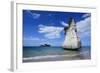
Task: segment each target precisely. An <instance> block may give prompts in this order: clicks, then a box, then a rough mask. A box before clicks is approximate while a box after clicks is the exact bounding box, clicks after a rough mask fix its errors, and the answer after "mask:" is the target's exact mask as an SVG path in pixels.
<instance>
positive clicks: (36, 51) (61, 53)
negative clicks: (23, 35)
mask: <svg viewBox="0 0 100 73" xmlns="http://www.w3.org/2000/svg"><path fill="white" fill-rule="evenodd" d="M86 59H91V47H90V46H84V47H82V48H80V50H78V51H72V50H64V49H63V48H61V47H40V46H39V47H36V46H31V47H29V46H24V47H23V62H24V63H26V62H43V61H64V60H86Z"/></svg>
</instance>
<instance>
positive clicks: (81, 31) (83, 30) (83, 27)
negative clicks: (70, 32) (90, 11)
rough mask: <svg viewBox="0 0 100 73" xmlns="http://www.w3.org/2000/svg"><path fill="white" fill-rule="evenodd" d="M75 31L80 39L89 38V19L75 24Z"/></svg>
mask: <svg viewBox="0 0 100 73" xmlns="http://www.w3.org/2000/svg"><path fill="white" fill-rule="evenodd" d="M76 24H77V31H78V35H79V36H80V37H85V36H90V32H91V18H90V17H87V18H85V19H84V20H81V21H79V22H77V23H76Z"/></svg>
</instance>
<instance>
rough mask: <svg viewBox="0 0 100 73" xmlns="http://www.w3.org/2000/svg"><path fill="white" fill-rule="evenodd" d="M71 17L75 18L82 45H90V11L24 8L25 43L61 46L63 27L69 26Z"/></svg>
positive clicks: (28, 44)
mask: <svg viewBox="0 0 100 73" xmlns="http://www.w3.org/2000/svg"><path fill="white" fill-rule="evenodd" d="M70 17H72V18H74V19H75V22H76V26H77V30H78V35H79V37H80V39H81V41H82V45H83V46H87V45H88V46H89V45H90V42H91V36H90V35H91V33H90V32H91V14H90V13H77V12H56V11H38V10H23V45H24V46H39V45H41V44H50V45H52V46H61V45H62V44H63V42H64V31H63V28H64V27H65V26H68V21H69V18H70Z"/></svg>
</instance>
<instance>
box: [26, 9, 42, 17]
mask: <svg viewBox="0 0 100 73" xmlns="http://www.w3.org/2000/svg"><path fill="white" fill-rule="evenodd" d="M27 12H28V13H30V15H31V16H32V17H33V19H38V18H39V17H40V14H39V13H34V12H31V11H30V10H27Z"/></svg>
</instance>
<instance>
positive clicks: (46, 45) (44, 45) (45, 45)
mask: <svg viewBox="0 0 100 73" xmlns="http://www.w3.org/2000/svg"><path fill="white" fill-rule="evenodd" d="M40 46H41V47H50V46H51V45H49V44H43V45H40Z"/></svg>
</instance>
